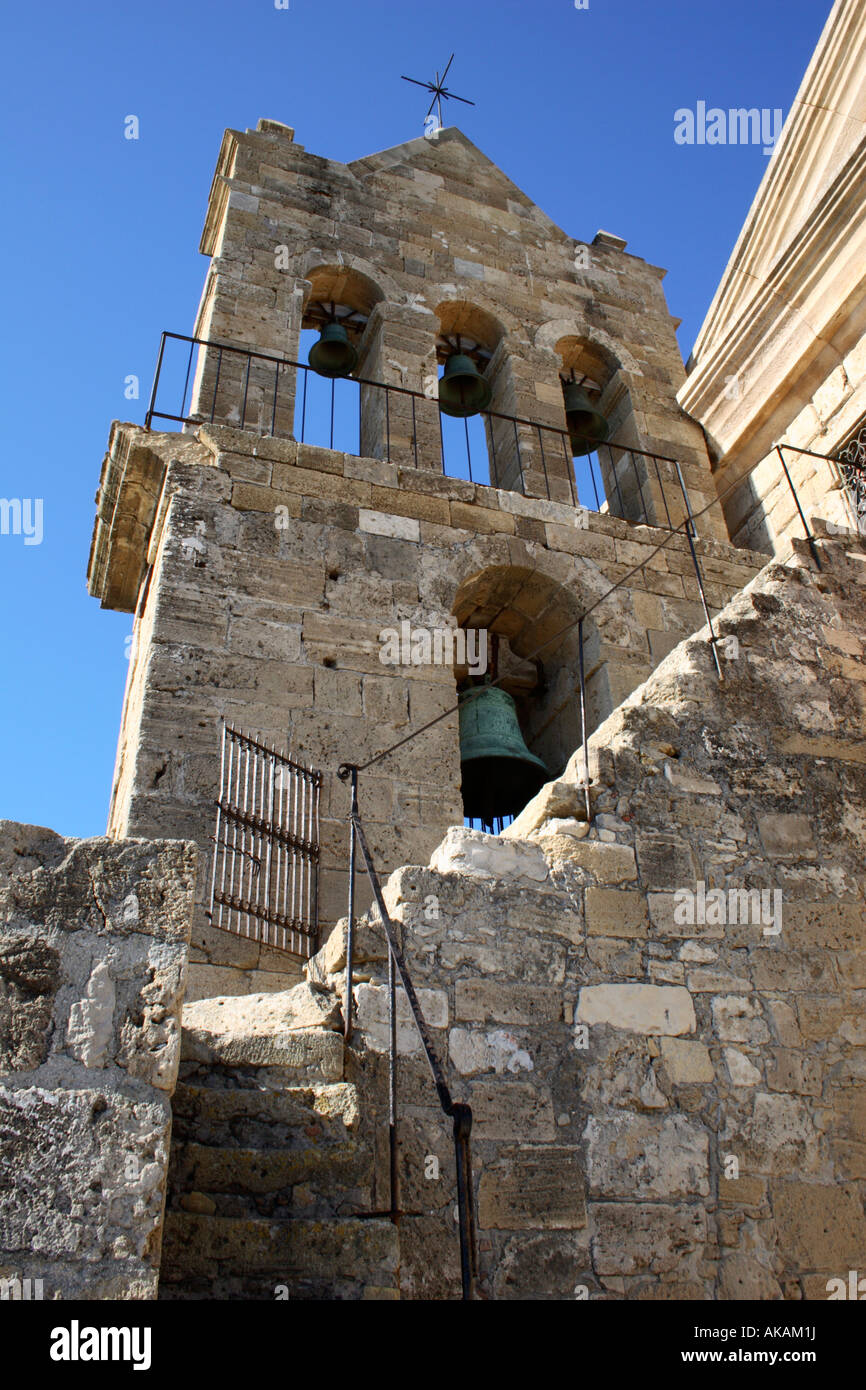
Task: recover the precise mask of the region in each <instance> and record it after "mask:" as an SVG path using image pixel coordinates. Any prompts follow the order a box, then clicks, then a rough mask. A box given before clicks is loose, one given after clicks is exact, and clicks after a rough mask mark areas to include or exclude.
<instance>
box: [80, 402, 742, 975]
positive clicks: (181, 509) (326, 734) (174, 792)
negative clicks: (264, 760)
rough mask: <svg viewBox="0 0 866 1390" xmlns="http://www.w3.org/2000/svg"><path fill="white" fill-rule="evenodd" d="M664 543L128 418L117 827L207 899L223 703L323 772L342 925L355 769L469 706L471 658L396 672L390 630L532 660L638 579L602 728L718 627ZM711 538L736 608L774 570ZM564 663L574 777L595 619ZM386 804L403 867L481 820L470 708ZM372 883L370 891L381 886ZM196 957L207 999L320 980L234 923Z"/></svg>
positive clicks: (122, 487) (602, 612) (371, 810)
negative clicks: (581, 650) (178, 849)
mask: <svg viewBox="0 0 866 1390" xmlns="http://www.w3.org/2000/svg"><path fill="white" fill-rule="evenodd" d="M178 445H181V446H182V447H181V448H179V447H178ZM698 526H699V530H700V528H701V527H702V522H699V523H698ZM136 528H137V530H136ZM136 534H137V536H138V539H137V541H135V544H136V545H137V547H138V548H137V554H138V557H139V563H138V565H137V566H136V564H135V563H133V555H134V553H136V552H134V550H133V539H134V537H135V536H136ZM665 539H669V537H667V536H666V533H663V532H661V531H659V530H656V529H654V528H649V527H635V526H630V525H628V524H627V523H626V522H623V521H620V520H617V519H616V518H613V517H610V516H606V515H603V514H599V513H594V512H588V511H586V510H584V509H582V508H575V507H573V506H571V505H567V504H561V503H555V502H549V501H547V500H539V499H532V498H524V497H522V496H521V495H519V494H517V493H511V492H505V491H498V490H496V489H493V488H489V487H483V486H479V485H475V484H471V483H468V482H463V481H461V480H459V479H451V478H443V477H441V476H439V475H435V474H432V473H429V472H427V471H424V470H420V469H414V468H403V469H400V468H398V467H397V466H396V465H394V464H388V463H386V462H384V461H381V460H375V459H359V458H356V457H354V456H353V455H346V454H342V453H334V452H332V451H330V450H324V449H317V448H313V447H310V446H303V445H298V444H295V443H293V442H291V441H285V440H279V439H275V438H263V437H261V436H260V435H257V434H254V433H252V432H249V431H247V432H241V431H235V430H230V429H227V428H225V427H216V426H215V427H202V429H201V430H200V431H199V440H198V442H197V443H195V442H194V441H192V440H190V439H189V438H183V439H181V440H178V438H177V436H172V435H158V434H149V433H147V432H146V431H143V430H140V429H136V428H135V427H133V426H124V427H116V428H115V431H114V433H113V436H112V450H111V452H110V454H109V456H108V459H107V461H106V467H105V470H104V473H103V479H102V484H101V488H100V514H99V520H98V523H97V538H96V542H95V545H94V552H93V556H92V560H91V583H92V591H93V592H95V593H97V594H103V593H106V594H107V596H108V601H109V602H110V603H111V605H112V606H119V607H127V608H137V610H138V611H137V617H136V627H135V633H136V635H135V642H134V650H133V657H132V669H131V672H130V678H129V683H128V688H127V694H126V703H125V710H124V716H123V724H122V729H121V737H120V744H119V749H118V759H117V769H116V778H115V787H114V793H113V800H112V810H111V815H110V820H109V833H110V834H112V835H145V836H151V835H153V836H170V837H182V838H191V839H194V840H195V841H196V843H197V844H198V845H199V847H200V849H201V851H202V854H201V859H200V891H199V901H200V903H201V902H203V900H204V899H203V895H204V891H205V878H206V872H207V866H208V861H209V857H210V847H211V836H212V835H213V830H214V815H215V811H214V802H215V797H216V794H217V787H218V779H219V738H218V721H219V719H220V717H221V716H224V717H226V718H227V719H228V720H229V721H230V722H232V723H234V724H235V725H238V726H240V727H242V728H244V729H247V730H251V731H253V732H255V733H256V734H257V735H259V736H261V737H263V738H264V739H266V740H268V741H271V740H273V741H274V742H275V743H276V745H277V746H278V747H280V748H283V749H285V750H286V751H287V752H289V754H290V755H291V756H292V757H294V758H296V759H298V760H300V761H302V762H305V763H308V764H310V765H312V766H313V767H315V768H318V769H321V770H322V771H323V772H324V774H325V781H324V787H323V795H322V810H321V840H322V881H321V894H320V915H321V918H322V921H323V923H325V924H332V923H333V922H335V921H336V920H337V919H338V918H339V917H340V916H341V915H342V913H344V912H345V909H346V899H347V884H348V876H347V833H346V821H345V816H346V811H347V790H346V786H345V784H344V783H342V782H340V781H338V780H337V777H336V769H337V767H338V765H339V764H340V763H341V762H342V761H353V762H357V763H362V762H364V761H365V760H366V759H367V758H369V757H372V756H374V755H375V754H376V753H378V752H380V751H381V750H382V749H384V748H385V747H387V746H388V745H389V744H391V743H395V742H397V740H398V739H400V738H402V737H404V736H405V734H406V733H408V732H409V730H410V729H411V728H415V727H418V726H420V725H421V724H424V723H425V722H427V721H428V720H430V719H433V718H435V717H436V716H438V715H440V714H441V713H442V712H443V711H445V710H447V709H448V708H449V707H451V706H453V705H454V703H455V700H456V685H455V676H454V672H453V670H452V669H451V668H449V667H446V666H441V665H439V666H437V665H426V666H413V665H409V666H406V665H401V666H391V665H384V664H383V663H382V660H381V655H382V651H383V648H382V644H381V642H380V640H379V634H380V632H381V631H382V630H383V629H385V628H386V627H393V626H394V625H397V624H399V623H400V622H401V621H403V620H406V621H409V622H410V623H411V624H412V625H413V626H422V627H425V628H428V629H429V628H436V627H441V626H442V625H444V624H446V623H453V622H456V621H459V622H460V624H461V626H468V627H472V628H490V630H491V631H494V632H501V633H502V634H503V636H504V637H506V638H507V639H508V640H509V642H510V643H511V648H512V651H513V653H514V654H515V657H516V658H517V659H525V658H527V657H529V656H530V655H531V654H532V653H533V652H534V651H535V650H536V649H537V648H538V647H539V646H540V645H541V643H543V642H544V641H546V640H547V639H548V638H550V637H552V636H553V635H554V634H555V633H558V632H560V631H561V630H562V629H563V628H564V627H566V626H567V625H568V623H569V622H573V621H575V620H576V618H577V617H578V616H579V614H580V612H581V611H582V609H584V608H586V607H588V606H589V605H590V604H592V603H594V602H595V600H596V599H598V598H599V597H601V596H602V595H603V594H605V593H606V592H607V590H608V589H610V588H611V586H612V585H613V584H616V583H618V582H621V581H623V580H626V583H625V584H624V585H623V588H622V589H621V590H620V591H618V592H617V593H616V594H614V595H612V596H611V597H610V598H609V599H606V600H605V602H604V603H603V604H602V605H601V606H600V607H599V608H598V609H597V610H596V612H595V613H594V614H593V616H592V618H591V619H589V620H588V621H587V624H586V638H587V644H586V652H585V659H586V669H587V678H588V699H589V716H590V720H591V723H592V724H593V725H595V724H597V723H598V722H600V720H601V719H602V718H604V717H606V715H607V714H608V713H610V711H611V710H612V709H613V708H614V707H615V706H616V705H617V704H619V702H620V701H621V700H622V699H623V698H624V697H625V696H626V695H627V694H628V693H629V692H630V691H631V690H633V689H634V688H635V686H636V685H638V684H640V682H641V681H642V680H644V679H645V678H646V676H647V675H648V674H649V672H650V671H651V669H652V668H653V666H654V665H656V664H657V662H658V661H659V660H661V658H662V657H663V656H665V655H666V654H667V652H668V651H669V650H670V649H671V647H673V646H675V645H676V644H677V643H678V642H680V641H681V640H682V638H683V637H684V636H685V635H686V634H687V633H689V632H691V631H694V630H695V629H696V628H697V627H698V626H699V625H700V624H701V622H702V620H703V614H702V609H701V606H700V603H699V596H698V590H697V584H696V581H695V578H694V570H693V566H692V561H691V558H690V556H689V552H688V548H687V544H686V541H685V539H684V537H682V536H679V537H676V538H674V539H673V540H671V542H670V544H669V545H667V546H666V548H665V549H663V550H660V551H659V552H658V553H657V554H655V555H654V554H653V550H654V548H655V547H657V546H659V545H660V543H661V542H663V541H664V540H665ZM113 547H116V552H117V554H116V559H113V558H112V553H111V552H112V548H113ZM698 551H699V554H700V556H701V564H702V568H703V572H704V575H705V578H706V583H707V595H708V600H709V602H710V603H711V604H712V605H713V607H714V609H718V608H721V607H722V606H723V605H724V604H725V603H727V602H728V600H729V599H730V598H731V596H732V595H733V594H734V593H735V592H736V591H737V590H738V589H739V588H740V587H741V586H742V585H743V584H744V583H746V582H747V581H748V580H749V579H750V578H751V577H752V576H753V575H754V574H755V573H756V572H757V569H758V567H759V565H760V557H758V556H756V555H754V554H751V553H748V552H743V551H737V550H734V549H733V548H732V547H730V546H729V545H722V544H721V543H719V542H716V541H713V540H712V539H708V538H705V539H701V540H700V541H699V542H698ZM642 561H647V564H646V567H645V568H644V569H642V570H640V571H639V572H636V573H634V574H630V571H632V570H633V569H634V567H635V566H636V565H638V564H640V563H641V562H642ZM118 573H119V574H121V576H122V578H123V587H122V588H121V587H120V586H119V584H118V583H117V582H113V581H112V576H113V575H115V576H116V575H117V574H118ZM542 657H543V661H544V675H545V681H546V692H545V694H544V697H543V699H542V700H540V701H538V702H536V705H535V714H536V722H535V724H534V725H533V726H532V727H529V728H528V729H527V737H529V739H530V743H531V746H533V747H534V748H535V749H536V750H537V751H538V752H539V754H540V755H541V756H542V757H543V758H544V759H545V760H546V762H547V765H548V766H549V768H550V770H551V773H552V774H557V773H559V772H560V771H561V770H562V768H563V767H564V765H565V761H566V759H567V757H568V756H569V755H570V753H571V751H572V749H573V748H574V747H575V745H576V744H577V742H578V741H579V737H580V733H579V714H578V711H579V701H578V700H577V698H576V695H575V691H576V687H577V682H578V658H577V647H576V641H575V634H574V632H571V633H570V634H569V635H568V636H567V637H566V638H560V639H559V640H558V641H557V642H555V643H553V644H552V645H550V646H549V647H548V648H546V649H545V651H544V652H543V653H542ZM529 669H530V673H531V674H532V675H533V676H534V675H535V672H534V669H533V668H531V667H530V668H529ZM364 810H365V814H366V818H367V823H368V826H369V834H370V838H371V843H372V846H373V849H374V853H375V855H376V859H377V863H378V864H379V865H380V866H382V868H383V870H384V871H386V872H387V871H389V870H390V869H392V868H395V867H396V866H397V865H398V864H400V863H406V862H412V861H414V860H418V859H421V860H423V861H426V859H427V858H428V857H429V855H430V853H431V851H432V849H433V847H434V846H435V844H436V843H437V841H438V840H439V839H440V838H441V837H442V835H443V834H444V833H445V831H446V829H447V828H448V826H449V825H453V824H460V823H462V820H463V812H462V805H461V801H460V766H459V746H458V735H457V721H456V716H455V715H451V716H449V717H448V718H447V719H444V720H443V721H442V722H441V723H440V724H439V725H437V726H436V727H435V728H434V729H433V730H431V731H430V733H429V734H428V735H427V736H426V738H425V743H424V747H423V751H421V752H419V751H417V745H412V746H410V747H409V748H408V749H407V750H406V751H405V752H401V753H398V754H397V755H396V756H394V757H392V758H390V759H389V760H388V761H387V762H386V763H383V764H382V765H381V766H379V767H377V768H374V769H371V771H370V773H369V774H368V775H366V776H365V778H364ZM360 891H361V892H362V895H363V896H362V899H361V901H362V902H366V901H367V896H366V894H367V890H366V884H361V885H360ZM192 959H193V968H192V969H191V972H190V984H189V997H190V998H195V997H199V996H201V995H213V994H220V993H230V994H234V993H238V992H243V991H245V990H246V991H250V992H256V991H258V990H262V989H282V988H286V987H287V986H288V985H290V984H291V983H292V982H293V980H294V979H296V978H297V967H296V965H295V963H294V961H293V960H292V959H291V958H290V957H287V956H285V955H284V954H282V953H280V952H277V951H275V950H273V949H272V948H269V947H261V948H260V947H259V945H258V943H256V942H255V941H250V940H247V939H241V938H237V937H232V936H229V935H228V934H227V933H225V932H217V931H215V930H212V929H211V928H210V926H209V925H208V923H207V921H206V920H205V918H204V916H203V915H200V916H199V918H198V920H197V923H196V927H195V930H194V936H193V957H192ZM239 972H241V973H239Z"/></svg>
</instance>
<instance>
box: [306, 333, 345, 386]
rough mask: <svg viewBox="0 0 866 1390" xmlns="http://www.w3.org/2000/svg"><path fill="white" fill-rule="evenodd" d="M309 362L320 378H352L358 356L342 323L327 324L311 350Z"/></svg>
mask: <svg viewBox="0 0 866 1390" xmlns="http://www.w3.org/2000/svg"><path fill="white" fill-rule="evenodd" d="M307 360H308V361H309V364H310V366H311V367H312V369H313V371H314V372H318V374H319V376H327V377H338V376H350V375H351V373H352V371H353V370H354V368H355V365H356V363H357V361H358V354H357V352H356V350H355V349H354V348H353V347H352V344H351V343H350V342H349V335H348V333H347V332H346V330H345V328H344V327H343V325H342V324H341V323H326V324H325V326H324V328H323V329H322V331H321V333H320V334H319V341H318V342H317V343H314V344H313V346H312V347H311V348H310V355H309V358H308V359H307Z"/></svg>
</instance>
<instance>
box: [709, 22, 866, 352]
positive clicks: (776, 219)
mask: <svg viewBox="0 0 866 1390" xmlns="http://www.w3.org/2000/svg"><path fill="white" fill-rule="evenodd" d="M864 140H866V6H864V5H863V3H862V0H836V4H835V5H834V6H833V9H832V11H831V13H830V15H829V17H828V19H827V23H826V24H825V26H824V30H823V32H822V34H821V37H820V39H819V41H818V45H817V47H816V49H815V52H814V54H813V56H812V60H811V62H810V63H809V66H808V68H807V70H806V73H805V76H804V78H803V81H802V83H801V85H800V89H799V91H798V92H797V95H796V97H795V99H794V102H793V105H792V107H791V110H790V112H789V114H788V118H787V120H786V122H785V126H784V129H783V131H782V135H781V137H780V140H779V143H778V145H777V147H776V149H775V151H774V153H773V156H772V158H771V161H770V165H769V168H768V169H767V171H766V173H765V175H764V178H763V179H762V181H761V185H760V187H759V189H758V192H757V194H756V196H755V199H754V202H753V203H752V206H751V208H750V210H749V213H748V216H747V218H746V221H745V223H744V226H743V230H742V232H741V233H740V236H739V238H738V240H737V243H736V246H735V247H734V251H733V253H732V255H731V258H730V260H729V262H728V265H727V267H726V270H725V273H724V275H723V277H722V280H721V283H720V285H719V288H718V290H717V291H716V294H715V297H714V299H713V301H712V304H711V305H710V308H709V311H708V313H707V316H706V319H705V321H704V323H703V326H702V327H701V330H700V333H699V334H698V337H697V341H696V343H695V347H694V350H693V352H692V359H691V360H692V361H693V362H694V363H695V364H696V365H698V366H700V365H701V363H702V361H703V359H704V358H705V357H706V356H707V355H708V354H711V353H712V352H713V351H714V350H715V349H716V347H717V344H718V342H719V340H720V338H721V337H723V336H724V335H726V334H727V333H728V332H729V331H730V328H731V326H732V324H733V323H734V321H735V320H736V319H738V318H740V317H741V316H742V315H743V314H744V312H745V311H746V309H747V307H748V304H749V301H750V300H751V299H752V298H754V296H755V295H756V294H757V293H758V292H759V290H760V287H761V285H762V284H763V283H764V282H765V281H766V280H767V278H768V277H769V276H770V275H771V274H772V273H773V271H774V269H775V266H776V264H777V262H778V261H779V259H780V257H782V256H784V255H785V254H786V243H787V240H788V238H789V237H790V235H791V231H792V230H793V231H794V232H795V234H796V233H797V232H798V231H799V229H800V228H801V227H802V226H803V224H804V223H805V222H807V221H808V219H809V218H810V216H811V214H812V211H813V210H814V207H815V205H816V204H817V203H819V202H820V201H821V199H822V198H823V196H824V194H825V192H826V189H827V187H828V186H829V185H830V184H832V183H833V182H834V181H835V180H836V178H837V176H838V173H839V171H840V169H841V168H842V167H843V166H844V165H845V164H846V163H847V162H848V161H849V160H850V158H851V156H852V154H853V152H854V151H855V149H856V147H857V146H858V145H862V144H863V142H864Z"/></svg>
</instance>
